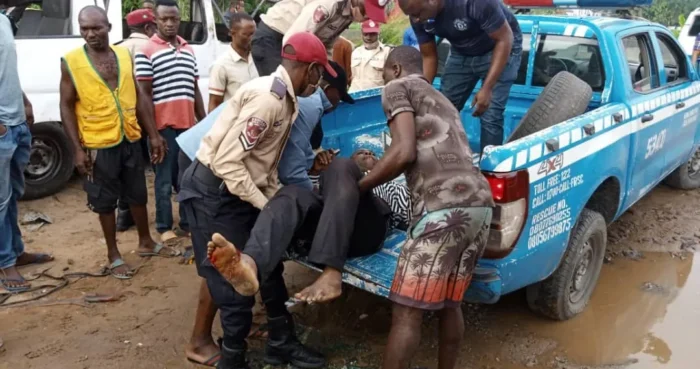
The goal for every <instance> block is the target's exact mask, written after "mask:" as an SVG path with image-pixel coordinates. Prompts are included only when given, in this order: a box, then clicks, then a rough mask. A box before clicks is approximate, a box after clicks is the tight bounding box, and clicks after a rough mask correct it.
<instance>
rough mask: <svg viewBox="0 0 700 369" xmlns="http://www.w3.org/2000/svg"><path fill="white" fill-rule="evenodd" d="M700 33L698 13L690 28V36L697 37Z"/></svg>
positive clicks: (699, 16)
mask: <svg viewBox="0 0 700 369" xmlns="http://www.w3.org/2000/svg"><path fill="white" fill-rule="evenodd" d="M698 33H700V15H696V16H695V19H693V24H692V25H691V26H690V30H688V36H691V37H696V36H697V35H698Z"/></svg>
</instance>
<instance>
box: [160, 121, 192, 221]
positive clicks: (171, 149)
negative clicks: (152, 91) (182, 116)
mask: <svg viewBox="0 0 700 369" xmlns="http://www.w3.org/2000/svg"><path fill="white" fill-rule="evenodd" d="M159 132H160V135H161V136H163V138H164V139H165V142H166V143H167V144H168V152H167V154H166V155H165V158H163V162H162V163H160V164H156V165H154V166H153V170H154V171H155V173H156V181H155V185H154V187H155V194H156V230H157V231H158V233H165V232H167V231H169V230H172V229H173V222H174V221H173V202H172V194H173V187H176V188H177V186H178V183H177V182H178V180H179V178H178V173H179V170H178V165H177V159H178V156H179V154H180V146H178V145H177V141H175V138H177V136H179V135H180V134H181V133H182V132H185V130H184V129H174V128H170V127H166V128H165V129H162V130H160V131H159ZM180 228H181V229H182V230H184V231H189V224H187V218H186V217H185V211H184V209H183V208H182V206H181V207H180Z"/></svg>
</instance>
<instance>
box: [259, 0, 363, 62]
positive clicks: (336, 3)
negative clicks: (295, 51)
mask: <svg viewBox="0 0 700 369" xmlns="http://www.w3.org/2000/svg"><path fill="white" fill-rule="evenodd" d="M260 19H262V21H263V22H265V24H266V25H268V26H269V27H270V28H272V29H274V30H275V31H277V32H279V33H281V34H283V35H284V38H283V39H282V42H283V44H284V43H286V42H287V39H288V38H289V37H290V36H291V35H293V34H295V33H297V32H306V31H309V32H311V33H313V34H314V35H316V36H317V37H318V38H319V39H320V40H321V42H323V44H324V45H325V46H326V51H327V52H328V56H329V57H330V56H331V55H332V52H333V43H335V40H336V39H337V38H338V36H340V34H341V33H343V31H345V30H346V29H347V28H348V27H349V26H350V24H351V23H352V21H353V17H352V11H351V9H350V0H313V1H311V0H282V1H280V2H278V3H276V4H275V5H273V6H272V7H271V8H270V9H268V10H267V13H265V14H263V15H261V16H260Z"/></svg>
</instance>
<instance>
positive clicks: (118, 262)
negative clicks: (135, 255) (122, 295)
mask: <svg viewBox="0 0 700 369" xmlns="http://www.w3.org/2000/svg"><path fill="white" fill-rule="evenodd" d="M123 265H126V263H125V262H124V260H122V259H117V260H115V261H114V262H113V263H112V264H110V265H109V274H110V275H111V276H112V277H114V278H116V279H121V280H127V279H131V278H133V277H134V271H133V270H131V269H129V271H128V272H126V273H117V272H116V271H115V269H117V268H119V267H120V266H123Z"/></svg>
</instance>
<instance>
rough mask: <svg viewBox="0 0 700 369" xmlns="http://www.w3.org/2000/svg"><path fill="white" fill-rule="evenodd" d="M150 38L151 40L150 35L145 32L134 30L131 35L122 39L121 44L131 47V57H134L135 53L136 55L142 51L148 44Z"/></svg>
mask: <svg viewBox="0 0 700 369" xmlns="http://www.w3.org/2000/svg"><path fill="white" fill-rule="evenodd" d="M148 40H150V39H149V38H148V36H146V35H144V34H143V33H138V32H132V33H131V35H129V38H127V39H126V40H124V41H122V42H121V43H120V44H119V46H121V47H125V48H127V49H129V53H131V59H133V58H134V55H136V53H137V52H139V51H141V49H143V47H144V46H145V45H147V44H148Z"/></svg>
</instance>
